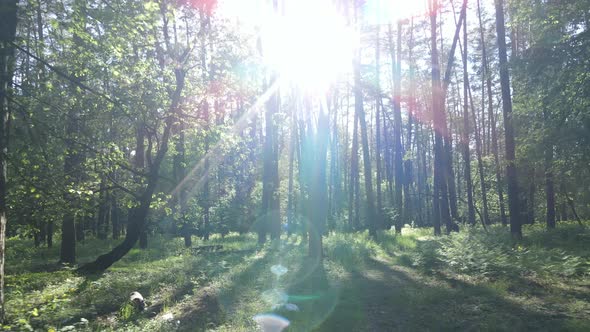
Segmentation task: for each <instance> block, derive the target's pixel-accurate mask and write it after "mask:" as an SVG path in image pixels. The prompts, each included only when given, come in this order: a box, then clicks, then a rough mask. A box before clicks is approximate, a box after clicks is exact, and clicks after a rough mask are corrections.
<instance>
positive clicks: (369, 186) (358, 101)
mask: <svg viewBox="0 0 590 332" xmlns="http://www.w3.org/2000/svg"><path fill="white" fill-rule="evenodd" d="M354 67H355V68H354V81H355V87H354V104H355V113H356V114H357V117H358V120H359V125H360V130H361V133H360V134H361V144H362V148H363V164H364V171H365V191H366V195H367V202H366V203H367V207H366V208H367V223H368V226H369V234H371V236H375V235H377V228H378V226H379V224H380V223H379V220H378V219H377V218H378V217H377V214H376V213H375V196H374V193H373V181H372V177H373V176H372V171H371V158H370V155H369V137H368V132H367V122H366V120H365V111H364V110H363V94H362V90H361V89H362V87H361V73H360V50H359V51H358V53H357V58H356V59H355V66H354ZM353 153H354V151H353Z"/></svg>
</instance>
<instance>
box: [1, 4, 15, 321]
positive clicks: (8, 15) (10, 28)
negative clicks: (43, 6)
mask: <svg viewBox="0 0 590 332" xmlns="http://www.w3.org/2000/svg"><path fill="white" fill-rule="evenodd" d="M0 7H1V8H2V10H0V324H1V323H4V318H5V316H4V314H5V311H6V308H5V307H4V259H5V253H4V251H5V248H6V223H7V209H8V206H7V204H6V198H7V197H6V196H7V190H6V185H7V182H8V175H7V166H8V165H7V162H8V137H9V136H8V130H9V124H10V113H11V112H10V107H9V104H8V93H9V91H10V88H9V87H10V84H11V82H12V76H13V70H12V62H13V59H14V49H13V48H12V46H10V43H12V42H14V39H15V35H16V23H17V14H16V11H17V1H16V0H0Z"/></svg>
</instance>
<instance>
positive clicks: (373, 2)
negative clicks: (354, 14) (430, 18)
mask: <svg viewBox="0 0 590 332" xmlns="http://www.w3.org/2000/svg"><path fill="white" fill-rule="evenodd" d="M362 12H363V18H364V19H363V20H364V21H365V22H366V24H369V25H375V24H389V23H394V24H395V23H396V22H397V21H398V20H407V19H411V18H412V17H418V16H422V15H426V14H427V13H428V9H427V1H425V0H410V1H408V0H366V1H365V3H364V5H363V7H362Z"/></svg>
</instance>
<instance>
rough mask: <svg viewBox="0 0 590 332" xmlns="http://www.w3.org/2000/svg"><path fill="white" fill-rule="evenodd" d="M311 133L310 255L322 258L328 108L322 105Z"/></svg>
mask: <svg viewBox="0 0 590 332" xmlns="http://www.w3.org/2000/svg"><path fill="white" fill-rule="evenodd" d="M310 129H311V128H310ZM309 134H311V135H313V136H314V137H313V138H311V139H310V140H309V141H311V142H313V144H307V145H308V149H309V150H311V151H309V152H308V153H310V154H312V155H313V156H314V157H313V159H312V165H310V166H309V169H311V170H312V174H311V178H312V181H311V183H310V189H311V190H310V193H309V194H310V195H309V196H310V197H309V198H310V205H311V206H313V208H312V209H311V211H310V212H311V220H310V222H309V255H310V256H311V257H316V258H319V259H322V257H323V245H322V235H323V234H324V228H325V223H326V217H327V213H326V212H327V210H326V209H325V206H326V204H327V187H326V163H327V160H326V157H327V151H328V143H329V140H330V136H329V135H330V125H329V118H328V112H327V110H323V107H321V106H320V114H319V116H318V122H317V126H316V132H315V133H313V132H312V131H311V130H308V135H309Z"/></svg>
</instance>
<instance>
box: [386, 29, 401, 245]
mask: <svg viewBox="0 0 590 332" xmlns="http://www.w3.org/2000/svg"><path fill="white" fill-rule="evenodd" d="M401 29H402V23H401V21H398V24H397V45H396V46H397V59H396V56H395V55H394V54H395V52H394V51H393V42H392V40H391V38H392V31H391V24H390V25H389V47H390V49H391V59H392V64H393V68H392V69H393V70H392V71H393V78H394V80H393V126H394V127H393V144H394V149H395V150H394V153H395V155H394V158H395V196H394V197H395V207H396V209H397V219H396V223H395V232H396V233H398V234H399V233H401V231H402V226H403V223H404V220H405V219H404V217H405V216H404V210H403V194H402V190H403V188H404V165H403V153H404V152H403V146H402V138H401V136H402V116H401V49H402V46H401V34H402V32H401Z"/></svg>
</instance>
